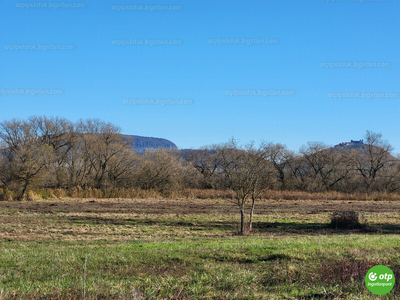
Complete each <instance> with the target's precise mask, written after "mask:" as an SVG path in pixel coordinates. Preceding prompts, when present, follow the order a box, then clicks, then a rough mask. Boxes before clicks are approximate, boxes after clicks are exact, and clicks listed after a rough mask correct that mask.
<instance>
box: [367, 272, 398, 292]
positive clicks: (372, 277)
mask: <svg viewBox="0 0 400 300" xmlns="http://www.w3.org/2000/svg"><path fill="white" fill-rule="evenodd" d="M365 285H366V286H367V288H368V289H369V290H370V292H371V293H373V294H375V295H385V294H387V293H389V292H390V291H391V290H392V289H393V287H394V274H393V272H392V270H390V269H389V268H388V267H386V266H375V267H372V268H371V269H369V270H368V272H367V275H365Z"/></svg>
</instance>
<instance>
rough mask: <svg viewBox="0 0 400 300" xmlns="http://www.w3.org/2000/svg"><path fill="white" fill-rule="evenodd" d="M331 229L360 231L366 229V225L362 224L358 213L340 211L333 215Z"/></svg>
mask: <svg viewBox="0 0 400 300" xmlns="http://www.w3.org/2000/svg"><path fill="white" fill-rule="evenodd" d="M330 227H332V228H336V229H358V228H363V227H365V225H364V224H361V223H360V218H359V213H358V212H355V211H339V212H334V213H333V214H332V215H331V223H330Z"/></svg>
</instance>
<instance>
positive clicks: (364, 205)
mask: <svg viewBox="0 0 400 300" xmlns="http://www.w3.org/2000/svg"><path fill="white" fill-rule="evenodd" d="M344 210H354V211H357V212H359V213H361V214H362V215H363V216H364V217H365V218H366V219H367V221H368V223H369V224H370V225H371V226H377V227H378V228H380V229H381V230H382V232H383V233H385V232H386V233H396V232H399V231H400V217H399V213H398V212H399V211H400V202H389V201H379V202H375V201H341V200H337V201H325V200H321V201H315V200H298V201H297V200H262V201H258V202H257V204H256V215H255V217H254V226H253V228H254V229H253V233H252V234H254V235H271V234H272V235H282V234H304V233H307V234H313V235H314V234H321V233H322V234H334V233H335V230H333V229H329V226H328V224H329V222H330V216H331V215H332V213H334V212H337V211H344ZM0 218H1V220H2V222H1V223H0V240H11V241H35V240H99V239H110V240H128V239H143V238H152V239H153V238H196V237H226V236H232V234H234V233H235V231H236V227H237V224H238V223H239V211H238V208H237V206H236V205H235V204H234V203H233V202H232V201H230V200H221V199H219V200H210V199H209V200H204V199H70V198H64V199H56V200H54V199H53V200H40V201H33V202H32V201H31V202H28V201H22V202H5V201H3V202H0Z"/></svg>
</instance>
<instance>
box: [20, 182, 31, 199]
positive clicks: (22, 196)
mask: <svg viewBox="0 0 400 300" xmlns="http://www.w3.org/2000/svg"><path fill="white" fill-rule="evenodd" d="M28 185H29V181H25V184H24V187H23V188H22V192H21V195H20V196H19V201H22V200H24V198H25V195H26V190H27V189H28Z"/></svg>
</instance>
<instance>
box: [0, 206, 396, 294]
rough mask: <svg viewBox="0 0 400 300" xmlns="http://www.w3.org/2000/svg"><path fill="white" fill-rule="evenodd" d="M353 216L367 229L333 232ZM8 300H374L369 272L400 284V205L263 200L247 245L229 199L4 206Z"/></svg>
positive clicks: (3, 287) (0, 276) (1, 267)
mask: <svg viewBox="0 0 400 300" xmlns="http://www.w3.org/2000/svg"><path fill="white" fill-rule="evenodd" d="M344 210H354V211H357V212H359V213H360V214H362V215H363V217H364V218H365V219H366V220H367V222H368V224H369V227H368V228H367V229H363V230H351V231H344V230H336V229H331V228H329V227H328V226H327V224H328V223H329V216H330V214H331V213H332V212H334V211H344ZM0 220H1V221H0V249H1V252H0V299H376V298H374V297H372V294H371V293H370V292H369V291H368V290H367V289H366V288H365V284H364V276H365V274H366V272H367V270H368V269H369V268H370V267H371V266H372V263H374V264H375V265H376V264H383V265H387V266H389V267H391V268H392V270H393V271H394V272H395V275H397V277H396V278H398V280H397V282H396V286H395V288H394V289H393V290H392V292H391V293H390V294H388V295H386V296H382V297H380V298H379V299H400V235H399V234H400V202H396V201H393V202H388V201H354V200H352V201H341V200H335V201H332V200H331V201H330V200H320V201H317V200H263V201H259V202H258V203H257V205H256V215H255V217H254V230H253V233H252V234H251V235H250V236H246V237H242V236H237V235H235V232H236V230H237V228H238V223H239V213H238V209H237V207H236V206H235V205H234V204H233V203H231V202H229V201H228V200H193V199H173V200H171V199H132V200H129V199H62V200H60V199H52V200H43V201H35V202H0Z"/></svg>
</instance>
